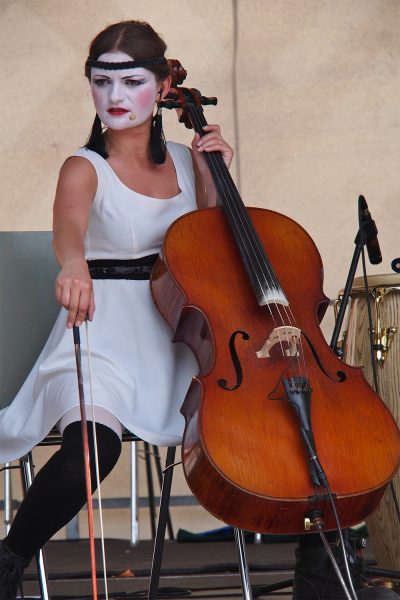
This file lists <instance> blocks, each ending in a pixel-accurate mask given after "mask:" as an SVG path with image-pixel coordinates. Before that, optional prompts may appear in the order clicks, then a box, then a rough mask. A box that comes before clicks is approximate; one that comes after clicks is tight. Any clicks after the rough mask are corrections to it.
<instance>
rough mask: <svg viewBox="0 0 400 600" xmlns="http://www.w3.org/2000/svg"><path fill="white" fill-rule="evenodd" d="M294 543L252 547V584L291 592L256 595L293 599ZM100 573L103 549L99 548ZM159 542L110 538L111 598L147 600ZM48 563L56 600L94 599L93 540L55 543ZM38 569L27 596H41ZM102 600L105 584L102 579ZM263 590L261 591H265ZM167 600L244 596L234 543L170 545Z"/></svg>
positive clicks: (164, 578)
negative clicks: (280, 585)
mask: <svg viewBox="0 0 400 600" xmlns="http://www.w3.org/2000/svg"><path fill="white" fill-rule="evenodd" d="M294 548H295V544H293V543H284V544H253V543H251V544H246V551H247V559H248V563H249V569H250V582H251V585H252V586H260V587H261V586H266V585H271V584H275V583H277V582H281V581H286V582H287V583H286V585H285V588H284V589H283V590H278V591H276V592H275V593H274V594H269V595H268V596H265V595H261V593H258V590H255V592H256V593H255V597H259V598H261V597H268V598H280V599H282V600H288V599H289V598H291V592H290V590H291V581H290V580H291V577H292V575H293V567H294ZM97 550H98V557H99V558H98V564H97V569H98V572H99V573H100V571H101V569H100V567H101V559H100V546H99V544H97ZM152 551H153V543H152V542H151V541H150V540H149V541H147V540H146V541H141V542H140V543H139V544H138V545H137V546H135V547H132V546H131V545H130V544H129V541H127V540H112V539H107V540H106V557H107V570H108V591H109V597H110V599H111V598H121V599H122V598H123V599H125V600H128V599H129V598H146V597H147V589H148V581H149V574H150V566H151V559H152ZM46 564H47V569H48V574H49V588H50V596H51V598H52V600H66V599H67V598H68V599H69V600H72V599H75V600H78V599H80V600H81V599H83V598H91V597H92V594H91V581H90V558H89V544H88V542H87V540H80V541H55V542H50V543H49V544H47V546H46ZM36 577H37V571H36V565H35V563H34V562H32V564H31V565H30V567H29V568H28V569H27V570H26V573H25V580H24V593H25V598H33V597H38V595H39V592H38V584H37V581H35V579H36ZM98 587H99V597H100V596H102V597H104V596H103V593H104V584H103V582H102V580H101V578H100V577H99V580H98ZM260 591H261V590H260ZM159 597H160V598H161V597H162V598H185V597H188V598H190V597H191V598H198V599H200V598H225V599H226V600H229V599H230V598H232V599H233V598H235V599H237V598H242V597H243V594H242V588H241V580H240V576H239V571H238V560H237V553H236V547H235V544H234V542H195V543H179V542H175V541H173V542H170V541H168V542H166V543H165V547H164V555H163V562H162V570H161V580H160V593H159Z"/></svg>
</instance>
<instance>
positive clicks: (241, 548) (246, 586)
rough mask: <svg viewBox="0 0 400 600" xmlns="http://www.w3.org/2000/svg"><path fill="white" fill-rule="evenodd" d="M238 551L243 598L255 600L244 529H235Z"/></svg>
mask: <svg viewBox="0 0 400 600" xmlns="http://www.w3.org/2000/svg"><path fill="white" fill-rule="evenodd" d="M234 532H235V543H236V550H237V553H238V558H239V571H240V577H241V579H242V589H243V598H244V599H245V600H253V593H252V590H251V585H250V577H249V566H248V564H247V558H246V546H245V540H244V534H243V530H242V529H236V527H235V528H234Z"/></svg>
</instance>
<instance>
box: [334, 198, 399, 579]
mask: <svg viewBox="0 0 400 600" xmlns="http://www.w3.org/2000/svg"><path fill="white" fill-rule="evenodd" d="M360 199H361V196H360V197H359V213H360ZM367 235H368V231H367V230H366V228H365V227H364V224H363V222H362V220H361V219H360V218H359V230H358V232H357V235H356V238H355V240H354V243H355V245H356V247H355V249H354V254H353V258H352V261H351V265H350V269H349V273H348V276H347V280H346V285H345V288H344V291H343V295H342V298H341V302H340V308H339V311H338V314H337V317H336V321H335V327H334V330H333V334H332V338H331V342H330V347H331V348H332V350H333V351H334V352H335V354H336V355H337V356H338V357H339V358H342V357H343V348H340V347H339V346H338V339H339V335H340V331H341V328H342V325H343V320H344V315H345V312H346V308H347V305H348V302H349V298H350V293H351V289H352V286H353V281H354V276H355V273H356V270H357V266H358V262H359V260H360V255H361V252H362V250H363V247H364V245H365V244H366V243H367ZM393 262H394V261H393ZM395 501H397V498H396V497H395ZM365 574H366V575H373V576H375V577H376V576H378V577H388V578H389V579H400V572H399V571H391V570H388V569H379V568H376V567H365Z"/></svg>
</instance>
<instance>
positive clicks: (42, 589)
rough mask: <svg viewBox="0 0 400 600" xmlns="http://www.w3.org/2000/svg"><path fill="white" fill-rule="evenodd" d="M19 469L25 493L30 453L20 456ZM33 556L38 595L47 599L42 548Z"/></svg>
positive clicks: (30, 476)
mask: <svg viewBox="0 0 400 600" xmlns="http://www.w3.org/2000/svg"><path fill="white" fill-rule="evenodd" d="M21 469H22V487H23V491H24V495H25V494H26V493H27V491H28V488H29V487H30V486H31V485H32V481H33V462H32V454H31V453H29V454H26V455H25V456H24V457H23V458H21ZM35 558H36V564H37V570H38V577H39V586H40V597H41V599H42V600H49V598H50V596H49V590H48V585H47V571H46V565H45V561H44V554H43V550H39V551H38V552H37V553H36V556H35Z"/></svg>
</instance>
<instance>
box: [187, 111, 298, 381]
mask: <svg viewBox="0 0 400 600" xmlns="http://www.w3.org/2000/svg"><path fill="white" fill-rule="evenodd" d="M191 108H192V110H191V111H190V113H191V116H192V117H193V120H194V121H195V122H194V125H195V126H197V131H198V132H199V133H200V132H202V123H201V121H202V119H201V117H202V116H203V115H202V113H200V109H198V108H197V107H196V106H191ZM207 156H208V157H209V160H210V162H211V163H212V166H213V168H214V171H215V174H216V175H217V176H218V179H219V183H220V186H221V191H222V193H223V194H224V198H225V201H226V202H225V204H224V209H225V210H226V209H228V210H230V212H231V214H233V215H234V209H235V211H236V215H234V216H235V217H236V221H238V220H239V221H240V224H241V231H240V230H239V231H238V235H239V236H240V237H241V239H242V248H243V249H245V251H246V254H247V257H248V258H249V259H250V254H251V251H250V250H249V246H250V249H251V250H252V254H253V255H254V257H255V259H256V261H257V263H258V267H259V270H258V272H257V271H256V270H255V269H254V267H253V272H254V273H255V276H256V277H257V280H258V284H259V287H260V289H261V290H262V292H263V295H264V298H265V300H266V304H267V306H268V310H269V312H270V314H271V317H272V319H273V321H274V324H275V326H276V330H277V333H278V338H279V341H280V346H281V351H282V354H283V355H284V350H283V343H282V337H281V332H280V331H279V329H278V327H277V322H276V319H275V316H274V315H273V312H272V309H271V307H270V302H267V299H266V295H265V292H264V286H263V285H262V284H261V281H260V277H259V273H261V275H262V276H263V280H264V284H265V286H266V287H269V288H270V284H269V282H268V278H267V276H266V275H265V271H263V269H262V265H261V264H260V258H261V259H262V262H263V266H264V269H266V270H267V271H268V275H269V276H270V278H272V277H273V278H274V279H275V280H276V276H275V274H274V273H273V269H272V267H271V265H270V264H269V263H268V261H267V260H266V257H265V254H263V253H261V252H256V248H257V238H256V237H255V232H254V231H253V229H252V227H251V226H249V225H248V219H247V218H244V216H243V214H242V211H243V209H244V210H245V207H244V205H243V203H242V200H241V198H240V195H239V193H238V191H237V189H236V186H235V185H234V184H233V182H231V181H230V178H229V177H228V178H226V177H224V174H225V175H226V170H225V169H224V167H223V164H221V160H220V158H221V155H220V154H219V157H218V156H217V154H216V153H214V152H210V153H208V154H207ZM226 188H227V189H226ZM229 198H230V199H231V202H228V199H229ZM242 232H244V233H245V234H246V237H247V243H246V240H245V238H244V235H243V233H242ZM249 264H251V265H253V261H250V263H249ZM278 284H279V282H278ZM274 304H275V310H276V312H277V313H278V316H279V318H280V321H281V323H282V324H283V325H285V324H287V323H288V324H289V326H291V327H293V322H294V323H295V319H294V315H293V313H292V311H291V309H290V308H289V311H290V312H289V311H288V310H287V308H286V307H285V306H284V305H280V304H278V303H277V302H275V303H274ZM280 306H282V308H283V311H284V313H285V316H286V319H287V322H286V323H285V319H284V318H283V316H282V314H281V310H280ZM292 319H293V320H292ZM299 342H300V343H299V346H300V351H298V352H297V368H298V373H299V374H300V375H301V374H302V368H301V363H300V356H301V357H302V363H303V367H304V369H305V371H307V369H306V362H305V356H304V349H303V347H302V343H301V336H300V338H299ZM286 343H287V345H288V346H290V340H289V334H288V333H286ZM291 364H292V370H293V371H295V365H294V360H293V357H292V360H291ZM306 376H307V374H306Z"/></svg>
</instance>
